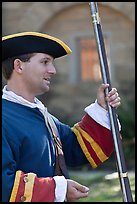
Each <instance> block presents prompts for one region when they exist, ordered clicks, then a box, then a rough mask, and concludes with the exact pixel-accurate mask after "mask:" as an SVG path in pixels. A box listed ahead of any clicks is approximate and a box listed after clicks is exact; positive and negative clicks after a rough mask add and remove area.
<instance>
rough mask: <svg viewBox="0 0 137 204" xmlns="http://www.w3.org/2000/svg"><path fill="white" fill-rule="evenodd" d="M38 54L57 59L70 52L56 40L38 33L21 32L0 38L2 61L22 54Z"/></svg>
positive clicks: (63, 44) (61, 42)
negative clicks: (0, 41) (0, 40)
mask: <svg viewBox="0 0 137 204" xmlns="http://www.w3.org/2000/svg"><path fill="white" fill-rule="evenodd" d="M38 52H39V53H46V54H49V55H51V56H53V57H54V58H59V57H62V56H64V55H67V54H70V53H71V52H72V51H71V49H70V48H69V47H68V46H67V45H66V44H65V43H64V42H63V41H61V40H59V39H58V38H55V37H52V36H50V35H47V34H43V33H39V32H21V33H16V34H12V35H7V36H4V37H2V61H4V60H6V59H8V58H11V57H15V56H19V55H22V54H28V53H38Z"/></svg>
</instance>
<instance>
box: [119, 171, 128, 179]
mask: <svg viewBox="0 0 137 204" xmlns="http://www.w3.org/2000/svg"><path fill="white" fill-rule="evenodd" d="M120 177H121V178H125V177H128V172H125V173H120Z"/></svg>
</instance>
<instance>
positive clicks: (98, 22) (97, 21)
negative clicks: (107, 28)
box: [91, 13, 100, 24]
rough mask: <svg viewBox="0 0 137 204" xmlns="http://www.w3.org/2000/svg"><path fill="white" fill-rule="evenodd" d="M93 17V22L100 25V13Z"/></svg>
mask: <svg viewBox="0 0 137 204" xmlns="http://www.w3.org/2000/svg"><path fill="white" fill-rule="evenodd" d="M91 17H92V22H93V23H97V24H100V17H99V14H98V13H96V14H93V15H92V16H91Z"/></svg>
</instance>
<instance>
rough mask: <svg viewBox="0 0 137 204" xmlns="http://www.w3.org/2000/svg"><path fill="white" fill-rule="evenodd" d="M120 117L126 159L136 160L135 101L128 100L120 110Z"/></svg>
mask: <svg viewBox="0 0 137 204" xmlns="http://www.w3.org/2000/svg"><path fill="white" fill-rule="evenodd" d="M117 113H118V116H119V120H120V123H121V133H122V138H123V141H122V143H123V146H124V152H125V156H126V158H127V159H128V160H129V159H132V160H133V159H135V100H134V98H132V99H127V100H126V101H125V102H124V103H123V104H122V105H121V106H120V107H119V108H118V111H117Z"/></svg>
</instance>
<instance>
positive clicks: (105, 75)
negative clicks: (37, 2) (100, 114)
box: [89, 2, 133, 202]
mask: <svg viewBox="0 0 137 204" xmlns="http://www.w3.org/2000/svg"><path fill="white" fill-rule="evenodd" d="M89 5H90V11H91V17H92V23H93V28H94V33H95V38H96V44H97V50H98V55H99V62H100V69H101V75H102V79H103V82H104V83H105V84H106V83H107V84H109V87H108V88H106V89H105V95H107V94H108V92H109V91H110V90H111V89H112V86H111V79H110V74H109V67H108V62H107V56H106V50H105V44H104V38H103V32H102V27H101V23H100V16H99V12H98V5H97V2H89ZM106 105H107V109H108V115H109V119H110V125H111V132H112V136H113V141H114V149H115V154H116V166H117V171H118V176H119V181H120V186H121V191H122V198H123V202H133V199H132V193H131V189H130V184H129V179H128V172H127V169H126V163H125V157H124V152H123V147H122V142H121V137H120V131H119V125H118V120H117V113H116V108H114V107H112V106H110V105H109V103H108V102H106Z"/></svg>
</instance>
